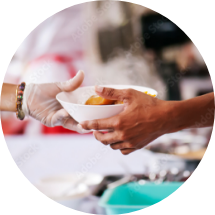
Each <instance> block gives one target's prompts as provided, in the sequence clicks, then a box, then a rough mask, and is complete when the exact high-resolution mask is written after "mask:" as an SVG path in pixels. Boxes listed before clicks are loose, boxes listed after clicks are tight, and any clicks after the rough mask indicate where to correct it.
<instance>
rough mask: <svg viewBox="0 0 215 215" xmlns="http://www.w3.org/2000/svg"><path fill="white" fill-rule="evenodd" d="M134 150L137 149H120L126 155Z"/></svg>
mask: <svg viewBox="0 0 215 215" xmlns="http://www.w3.org/2000/svg"><path fill="white" fill-rule="evenodd" d="M136 150H137V149H121V150H120V151H121V152H122V154H123V155H128V154H130V153H132V152H134V151H136Z"/></svg>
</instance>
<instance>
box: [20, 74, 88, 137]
mask: <svg viewBox="0 0 215 215" xmlns="http://www.w3.org/2000/svg"><path fill="white" fill-rule="evenodd" d="M83 80H84V72H83V71H79V72H78V73H77V75H76V76H75V77H74V78H73V79H70V80H68V81H66V82H59V83H47V84H29V85H27V86H26V88H25V91H24V96H23V111H24V113H25V115H26V116H31V117H33V118H34V119H36V120H38V121H40V122H41V123H42V124H44V125H45V126H47V127H55V126H62V127H64V128H66V129H69V130H73V131H77V132H79V133H85V132H87V131H85V130H84V129H82V128H80V127H78V126H77V125H78V123H77V122H76V121H75V120H74V119H73V118H72V117H71V116H70V115H69V114H68V113H67V112H66V110H65V109H63V107H62V106H61V104H60V103H59V102H58V101H57V100H56V95H57V94H58V93H60V92H71V91H74V90H75V89H77V88H78V87H79V86H80V85H81V84H82V82H83Z"/></svg>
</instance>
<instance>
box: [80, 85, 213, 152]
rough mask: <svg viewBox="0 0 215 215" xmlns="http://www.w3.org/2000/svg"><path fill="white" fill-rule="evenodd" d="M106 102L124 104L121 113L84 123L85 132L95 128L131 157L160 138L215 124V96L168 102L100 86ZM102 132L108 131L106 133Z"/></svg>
mask: <svg viewBox="0 0 215 215" xmlns="http://www.w3.org/2000/svg"><path fill="white" fill-rule="evenodd" d="M96 93H97V94H98V95H99V96H101V97H103V98H106V99H111V100H119V101H123V103H124V105H125V108H124V111H123V112H121V113H120V114H118V115H116V116H113V117H111V118H108V119H99V120H92V121H85V122H81V123H80V125H81V126H82V128H83V129H86V130H91V129H94V130H96V131H94V136H95V138H96V139H97V140H99V141H100V142H102V143H103V144H105V145H110V147H111V148H112V149H114V150H117V149H119V150H121V152H122V154H124V155H127V154H130V153H131V152H134V151H136V150H138V149H141V148H143V147H145V146H146V145H147V144H149V143H150V142H152V141H153V140H155V139H157V138H158V137H160V136H162V135H164V134H167V133H173V132H177V131H180V130H182V129H186V128H201V127H210V126H213V123H214V93H209V94H206V95H203V96H199V97H196V98H193V99H190V100H184V101H164V100H160V99H157V98H153V97H151V96H149V95H146V94H144V93H142V92H139V91H136V90H133V89H126V90H118V89H111V88H105V87H101V86H97V87H96ZM99 130H108V131H109V132H107V133H103V132H101V131H99Z"/></svg>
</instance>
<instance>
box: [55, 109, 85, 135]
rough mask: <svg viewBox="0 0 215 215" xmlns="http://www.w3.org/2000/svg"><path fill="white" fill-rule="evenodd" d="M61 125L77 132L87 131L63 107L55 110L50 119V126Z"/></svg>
mask: <svg viewBox="0 0 215 215" xmlns="http://www.w3.org/2000/svg"><path fill="white" fill-rule="evenodd" d="M55 126H62V127H64V128H66V129H68V130H71V131H77V132H78V133H89V131H86V130H84V129H82V128H80V127H78V123H77V122H76V121H75V120H74V119H73V118H72V117H71V116H70V115H69V114H68V113H67V112H66V110H65V109H61V110H59V111H57V112H56V113H55V114H54V115H53V116H52V119H51V127H55Z"/></svg>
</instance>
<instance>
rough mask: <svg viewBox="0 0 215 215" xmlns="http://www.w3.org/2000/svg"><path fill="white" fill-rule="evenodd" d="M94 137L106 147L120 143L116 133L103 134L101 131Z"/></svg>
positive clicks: (95, 133) (96, 132) (94, 133)
mask: <svg viewBox="0 0 215 215" xmlns="http://www.w3.org/2000/svg"><path fill="white" fill-rule="evenodd" d="M93 135H94V137H95V138H96V139H97V140H98V141H100V142H102V143H103V144H104V145H109V144H112V143H116V142H118V141H119V140H118V135H117V134H116V132H108V133H102V132H100V131H94V132H93Z"/></svg>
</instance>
